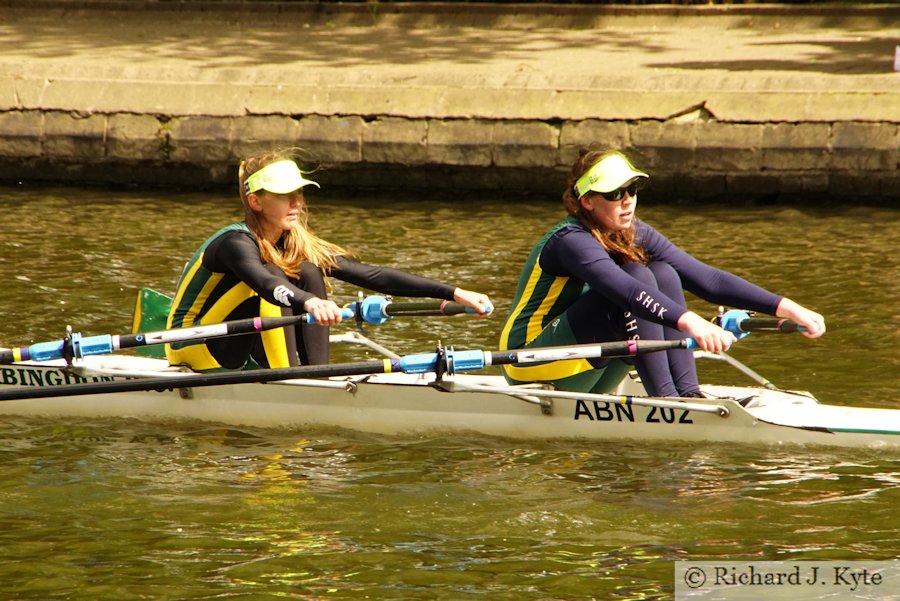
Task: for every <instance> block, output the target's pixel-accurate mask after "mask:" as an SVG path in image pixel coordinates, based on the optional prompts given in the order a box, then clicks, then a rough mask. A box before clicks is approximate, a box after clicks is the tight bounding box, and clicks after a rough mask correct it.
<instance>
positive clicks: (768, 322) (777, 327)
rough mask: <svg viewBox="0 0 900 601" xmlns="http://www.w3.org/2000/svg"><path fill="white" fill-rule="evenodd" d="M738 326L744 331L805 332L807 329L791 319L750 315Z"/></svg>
mask: <svg viewBox="0 0 900 601" xmlns="http://www.w3.org/2000/svg"><path fill="white" fill-rule="evenodd" d="M738 327H740V328H741V331H742V332H781V333H783V334H790V333H792V332H803V331H805V330H806V328H804V327H803V326H800V325H797V323H796V322H793V321H791V320H789V319H778V318H771V317H748V318H746V319H743V320H741V321H740V322H739V323H738Z"/></svg>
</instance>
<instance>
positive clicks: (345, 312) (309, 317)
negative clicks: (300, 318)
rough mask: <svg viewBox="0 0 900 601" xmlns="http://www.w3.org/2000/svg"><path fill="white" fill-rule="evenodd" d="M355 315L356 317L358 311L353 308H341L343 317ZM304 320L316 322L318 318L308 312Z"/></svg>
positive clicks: (348, 317) (351, 317)
mask: <svg viewBox="0 0 900 601" xmlns="http://www.w3.org/2000/svg"><path fill="white" fill-rule="evenodd" d="M354 317H356V312H355V311H354V310H353V309H352V308H350V307H344V308H343V309H341V319H353V318H354ZM304 321H305V322H306V323H316V318H315V317H313V316H312V314H311V313H307V314H306V319H305V320H304Z"/></svg>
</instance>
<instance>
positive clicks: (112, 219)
mask: <svg viewBox="0 0 900 601" xmlns="http://www.w3.org/2000/svg"><path fill="white" fill-rule="evenodd" d="M321 196H324V193H323V194H318V193H317V194H316V195H314V196H312V198H311V199H310V200H311V205H312V214H313V220H312V223H313V225H314V227H315V228H316V229H317V231H318V232H319V233H320V234H323V235H325V236H326V237H327V238H329V239H332V240H334V241H335V242H338V243H340V244H342V245H344V246H345V247H347V248H349V249H351V250H352V251H355V252H356V253H358V256H359V258H360V259H362V260H365V261H368V262H372V263H383V264H392V265H395V266H398V267H401V268H405V269H409V270H412V271H415V272H417V273H421V274H423V275H427V276H431V277H435V278H438V279H442V280H445V281H449V282H452V283H456V284H458V285H460V286H464V287H468V288H473V289H478V290H483V291H485V292H487V293H489V294H490V295H491V296H492V298H493V299H494V301H495V303H496V304H497V307H498V315H497V316H496V318H494V319H488V320H474V319H468V318H463V317H457V318H416V319H406V320H400V319H396V320H394V321H393V322H391V323H388V324H385V325H383V326H377V327H376V326H370V327H369V329H368V330H367V333H369V334H370V335H371V336H372V337H374V338H376V339H377V340H379V341H380V342H382V343H386V344H387V345H388V346H392V347H394V348H395V350H398V351H399V352H401V353H408V352H426V351H429V350H431V348H433V346H434V344H435V342H436V341H438V340H441V341H442V342H444V343H445V344H453V345H454V346H456V347H457V348H494V347H495V345H496V340H497V337H498V334H499V329H500V326H501V324H502V317H503V315H504V314H505V311H506V310H507V308H508V302H509V299H510V297H511V295H512V292H513V289H514V286H515V281H516V279H517V277H518V270H519V268H520V266H521V263H522V261H523V259H524V257H525V255H526V254H527V251H528V249H529V248H530V246H531V244H533V242H534V241H535V240H536V238H537V237H538V236H539V235H540V234H541V233H543V231H544V230H545V229H546V228H547V227H549V226H550V225H551V224H552V223H554V222H555V220H556V219H557V218H558V217H559V216H560V210H559V207H558V204H557V203H556V202H554V201H553V200H552V199H551V200H549V201H547V202H535V201H533V200H532V201H524V200H523V201H521V202H518V201H514V200H506V201H503V202H500V201H495V202H494V201H492V202H488V201H467V200H464V199H462V200H454V201H447V200H425V199H416V200H410V199H403V200H393V199H391V200H385V199H384V198H364V197H357V198H344V199H339V198H327V199H325V198H321ZM0 202H2V205H3V210H2V214H3V217H2V220H0V261H2V262H0V277H2V281H3V283H4V285H3V286H2V287H0V307H3V319H2V320H0V344H4V345H6V346H22V345H25V344H30V343H33V342H38V341H43V340H51V339H56V338H60V337H61V336H62V335H63V333H64V329H65V326H66V325H67V324H71V325H72V326H73V327H74V328H75V330H76V331H81V332H82V333H84V334H85V335H93V334H101V333H126V332H129V331H130V326H131V314H132V308H133V303H134V297H135V294H136V292H137V290H138V289H139V288H140V287H141V286H149V287H152V288H155V289H157V290H160V291H163V292H167V293H171V291H172V288H173V286H174V283H175V280H176V278H177V276H178V273H179V271H180V269H181V266H182V265H183V262H184V261H185V260H186V258H187V257H188V256H189V255H190V254H191V253H192V252H193V250H194V249H195V248H196V246H197V245H198V244H199V243H200V242H202V240H203V239H205V238H206V236H207V235H209V234H210V233H212V232H213V231H214V230H215V229H217V228H218V227H219V226H220V225H223V224H225V223H229V222H231V221H232V220H235V219H236V218H238V216H239V215H238V212H237V204H238V203H237V201H236V200H234V199H233V198H231V197H230V196H229V195H228V194H227V193H224V194H215V193H172V192H162V191H152V192H134V191H121V190H118V191H110V190H97V189H89V190H83V189H73V188H35V187H26V186H20V187H12V188H0ZM639 215H640V216H641V217H642V218H644V219H646V220H647V221H648V222H650V223H651V224H653V225H656V226H657V227H659V228H660V229H662V230H663V231H664V233H666V234H667V235H668V236H669V237H670V238H671V239H673V240H674V241H675V242H676V243H678V244H680V245H681V246H682V247H684V248H686V249H687V250H689V251H690V252H692V253H694V254H695V255H697V256H698V257H700V258H701V259H704V260H707V261H709V262H712V263H714V264H717V265H719V266H721V267H724V268H726V269H729V270H732V271H735V272H737V273H739V274H740V275H743V276H745V277H748V278H749V279H752V280H753V281H755V282H757V283H759V284H761V285H764V286H765V287H767V288H769V289H772V290H774V291H776V292H779V293H783V294H786V295H788V296H791V297H792V298H794V299H796V300H798V301H800V302H802V303H804V304H807V305H809V306H811V307H813V308H815V309H817V310H819V311H820V312H822V313H823V314H825V316H826V318H827V320H828V334H827V335H826V336H825V337H824V338H822V339H820V340H818V341H808V340H806V339H803V338H802V337H799V336H776V335H762V334H754V335H752V336H750V337H748V338H747V339H745V340H744V341H741V342H740V343H739V344H738V345H737V346H736V347H735V349H734V350H733V351H732V354H733V355H734V356H736V357H738V358H739V359H741V360H742V361H744V362H746V363H748V364H749V365H751V366H752V367H753V368H754V369H756V370H757V371H760V372H761V373H763V374H764V375H766V376H767V377H768V378H769V379H770V380H772V381H773V382H775V383H776V384H778V385H780V386H783V387H790V388H802V389H807V390H810V391H812V392H813V393H815V394H816V396H817V397H818V398H819V399H820V400H821V401H823V402H828V403H833V404H849V405H871V406H880V407H897V399H898V398H900V376H898V372H900V370H898V353H897V345H898V341H900V340H898V338H900V322H898V314H897V301H898V297H900V295H898V292H900V288H898V286H900V285H898V281H900V278H898V276H900V272H898V265H897V261H896V258H895V252H896V249H897V247H898V244H897V243H898V234H897V231H898V229H900V211H898V210H895V209H890V208H872V207H855V206H824V207H801V208H786V207H738V208H731V207H726V206H722V205H711V206H710V205H704V204H701V203H692V204H687V205H681V206H668V205H664V204H662V203H653V202H646V203H642V206H641V207H640V209H639ZM356 292H357V291H356V290H354V289H351V288H348V287H346V286H345V285H343V284H342V283H340V282H337V283H336V296H337V297H338V298H339V300H352V299H353V298H354V297H355V295H356ZM690 302H691V306H692V307H693V308H694V309H696V310H698V311H699V312H701V313H702V314H705V315H712V314H713V313H714V311H715V309H716V308H715V307H712V306H710V305H708V304H707V303H705V302H703V301H700V300H698V299H692V300H691V301H690ZM359 353H360V351H355V350H346V351H344V350H338V351H336V352H335V357H334V358H335V359H338V360H342V359H355V358H358V357H359ZM724 369H725V368H723V367H721V366H714V367H702V369H701V374H702V375H703V378H704V380H710V381H711V380H726V379H727V381H729V382H732V381H733V382H739V383H740V382H746V380H745V379H742V376H739V375H733V374H731V373H729V372H727V371H724ZM34 402H36V403H39V402H40V401H39V400H36V401H34ZM448 402H452V400H448ZM898 483H900V461H898V456H897V454H896V453H886V452H875V451H845V450H835V449H829V448H787V447H785V448H775V447H763V448H759V447H748V446H743V445H739V444H735V445H709V444H707V445H698V444H649V443H641V442H629V443H621V442H617V443H591V444H585V443H578V442H573V441H537V442H536V441H523V440H504V439H496V438H488V437H483V436H477V435H466V434H453V435H449V434H447V435H442V436H433V437H391V436H374V435H368V434H361V433H357V432H349V431H337V430H329V429H308V430H302V431H298V430H279V429H270V430H264V429H253V428H235V427H223V426H221V425H217V424H209V423H200V422H192V423H141V422H136V421H133V420H127V419H121V420H84V419H78V420H73V419H62V418H60V419H50V420H48V419H37V418H20V417H8V416H0V508H2V510H0V548H2V550H3V555H4V561H3V562H0V599H76V598H81V599H116V600H119V599H225V598H229V599H268V598H282V597H284V598H298V599H325V598H334V599H351V598H352V599H357V598H359V599H362V598H372V599H476V598H480V599H492V600H493V599H516V600H519V599H535V600H538V599H540V600H545V599H670V598H671V597H672V594H673V593H672V591H673V566H674V562H676V561H682V560H751V559H752V560H798V559H822V560H825V559H827V560H832V559H840V560H851V559H852V560H867V561H869V560H872V561H874V560H882V559H893V558H895V557H897V556H898V552H900V536H898V533H897V523H898V520H897V518H898V512H897V507H898V506H900V494H898V490H900V488H898Z"/></svg>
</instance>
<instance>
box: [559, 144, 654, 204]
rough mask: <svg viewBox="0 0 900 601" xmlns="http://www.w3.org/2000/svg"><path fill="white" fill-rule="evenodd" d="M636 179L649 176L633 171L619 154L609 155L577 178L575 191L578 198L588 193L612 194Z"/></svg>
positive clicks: (626, 160) (632, 167)
mask: <svg viewBox="0 0 900 601" xmlns="http://www.w3.org/2000/svg"><path fill="white" fill-rule="evenodd" d="M638 178H647V179H649V178H650V176H649V175H647V174H646V173H644V172H643V171H638V170H637V169H635V168H634V165H632V164H631V163H630V162H628V159H626V158H625V157H624V156H622V155H621V154H618V153H616V154H611V155H609V156H607V157H605V158H604V159H603V160H601V161H600V162H599V163H597V164H596V165H594V166H593V167H591V168H590V169H588V171H587V173H585V174H584V175H582V176H581V177H579V178H578V181H577V182H575V191H576V192H578V197H579V198H581V197H582V196H584V195H585V194H587V193H588V192H612V191H613V190H616V189H618V188H622V187H623V186H625V185H626V184H628V183H629V182H631V181H633V180H635V179H638Z"/></svg>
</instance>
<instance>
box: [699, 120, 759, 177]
mask: <svg viewBox="0 0 900 601" xmlns="http://www.w3.org/2000/svg"><path fill="white" fill-rule="evenodd" d="M696 134H697V149H696V153H695V158H696V167H697V168H698V169H701V170H709V171H744V172H756V171H759V170H760V168H761V166H762V152H761V150H760V146H761V145H762V132H761V130H760V128H759V126H758V125H749V124H742V123H724V122H719V121H698V122H697V123H696Z"/></svg>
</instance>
